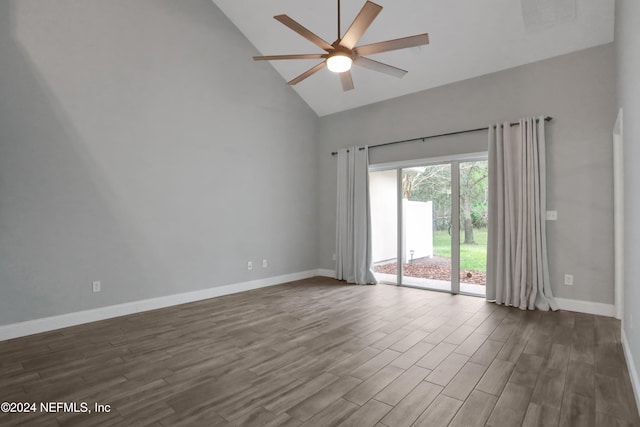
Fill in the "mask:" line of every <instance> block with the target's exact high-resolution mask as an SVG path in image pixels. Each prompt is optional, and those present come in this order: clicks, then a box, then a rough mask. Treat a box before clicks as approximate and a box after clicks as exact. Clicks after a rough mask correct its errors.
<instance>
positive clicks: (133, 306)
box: [0, 270, 320, 341]
mask: <svg viewBox="0 0 640 427" xmlns="http://www.w3.org/2000/svg"><path fill="white" fill-rule="evenodd" d="M316 275H320V273H319V271H318V270H309V271H303V272H299V273H292V274H285V275H282V276H276V277H268V278H265V279H258V280H252V281H249V282H241V283H234V284H231V285H226V286H218V287H214V288H208V289H202V290H198V291H192V292H185V293H181V294H174V295H167V296H163V297H158V298H150V299H145V300H141V301H132V302H127V303H124V304H117V305H110V306H107V307H100V308H94V309H91V310H84V311H76V312H74V313H67V314H61V315H59V316H52V317H45V318H42V319H35V320H29V321H26V322H20V323H13V324H9V325H3V326H0V341H4V340H8V339H11V338H18V337H23V336H27V335H33V334H38V333H40V332H47V331H53V330H55V329H61V328H66V327H69V326H75V325H81V324H83V323H89V322H95V321H98V320H104V319H110V318H113V317H119V316H125V315H127V314H134V313H139V312H142V311H149V310H156V309H158V308H164V307H170V306H173V305H179V304H185V303H188V302H194V301H200V300H204V299H208V298H215V297H219V296H223V295H229V294H235V293H237V292H243V291H249V290H251V289H258V288H264V287H267V286H274V285H279V284H281V283H286V282H293V281H295V280H302V279H308V278H309V277H313V276H316Z"/></svg>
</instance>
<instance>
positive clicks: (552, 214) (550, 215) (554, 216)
mask: <svg viewBox="0 0 640 427" xmlns="http://www.w3.org/2000/svg"><path fill="white" fill-rule="evenodd" d="M557 220H558V211H547V221H557Z"/></svg>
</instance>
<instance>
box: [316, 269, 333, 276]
mask: <svg viewBox="0 0 640 427" xmlns="http://www.w3.org/2000/svg"><path fill="white" fill-rule="evenodd" d="M316 275H317V276H322V277H331V278H334V279H335V277H336V271H335V270H329V269H328V268H319V269H318V270H317V273H316Z"/></svg>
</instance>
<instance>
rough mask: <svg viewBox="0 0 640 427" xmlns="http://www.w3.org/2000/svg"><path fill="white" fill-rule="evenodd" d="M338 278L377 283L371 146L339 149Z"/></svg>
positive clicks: (348, 280)
mask: <svg viewBox="0 0 640 427" xmlns="http://www.w3.org/2000/svg"><path fill="white" fill-rule="evenodd" d="M336 257H337V258H336V261H337V263H336V278H337V279H339V280H346V281H347V282H348V283H355V284H357V285H365V284H375V283H376V278H375V276H374V275H373V272H372V271H371V212H370V207H369V150H368V149H367V148H366V147H365V148H364V149H363V150H360V149H359V148H358V147H351V148H343V149H340V150H338V198H337V226H336Z"/></svg>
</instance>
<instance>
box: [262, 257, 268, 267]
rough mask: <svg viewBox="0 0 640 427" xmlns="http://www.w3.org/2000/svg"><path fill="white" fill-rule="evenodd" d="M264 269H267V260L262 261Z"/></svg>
mask: <svg viewBox="0 0 640 427" xmlns="http://www.w3.org/2000/svg"><path fill="white" fill-rule="evenodd" d="M262 268H267V260H266V259H263V260H262Z"/></svg>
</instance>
